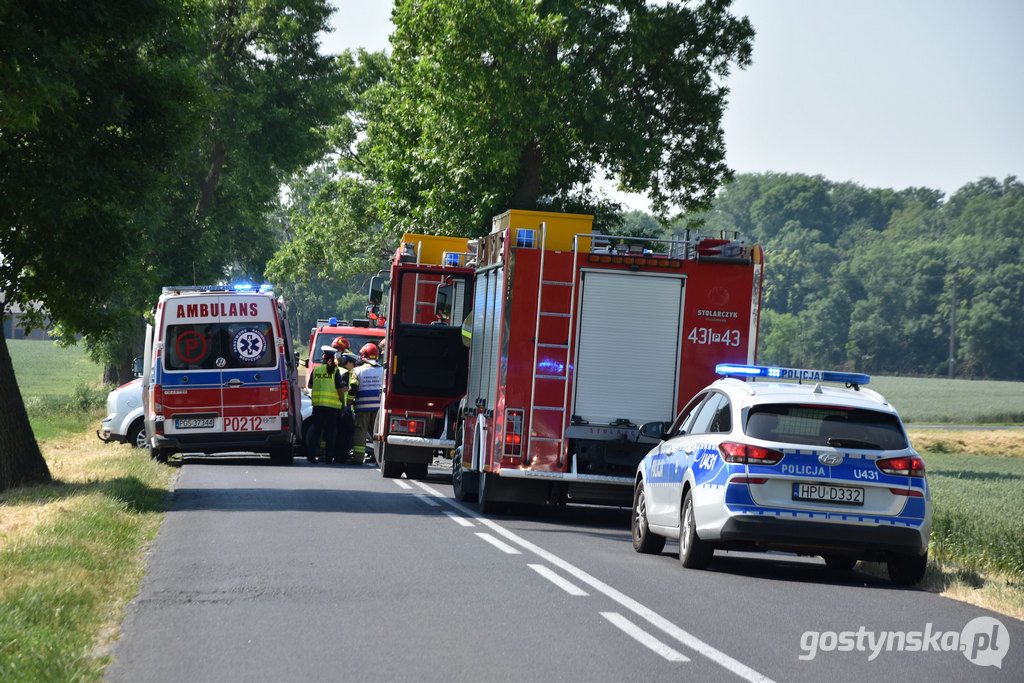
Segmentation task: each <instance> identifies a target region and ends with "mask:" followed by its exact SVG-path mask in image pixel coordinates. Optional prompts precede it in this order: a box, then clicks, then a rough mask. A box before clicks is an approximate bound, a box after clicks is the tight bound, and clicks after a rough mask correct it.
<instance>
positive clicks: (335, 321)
mask: <svg viewBox="0 0 1024 683" xmlns="http://www.w3.org/2000/svg"><path fill="white" fill-rule="evenodd" d="M327 324H328V325H330V326H331V327H337V326H338V319H337V318H335V317H334V316H331V317H330V318H328V319H327Z"/></svg>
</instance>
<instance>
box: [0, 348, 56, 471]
mask: <svg viewBox="0 0 1024 683" xmlns="http://www.w3.org/2000/svg"><path fill="white" fill-rule="evenodd" d="M47 481H50V469H49V468H48V467H47V466H46V461H45V460H43V454H42V453H41V452H40V451H39V444H37V443H36V439H35V436H34V435H33V434H32V426H31V425H30V424H29V422H28V413H27V412H25V402H24V401H23V400H22V398H21V391H20V390H19V389H18V380H17V379H16V378H15V377H14V364H13V363H12V362H11V354H10V352H9V351H8V350H7V339H6V338H5V337H4V336H3V335H0V491H5V490H7V489H9V488H12V487H14V486H21V485H22V484H29V483H43V482H47Z"/></svg>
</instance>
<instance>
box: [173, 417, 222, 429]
mask: <svg viewBox="0 0 1024 683" xmlns="http://www.w3.org/2000/svg"><path fill="white" fill-rule="evenodd" d="M215 419H216V418H212V417H179V418H175V420H174V428H175V429H212V428H213V423H214V420H215Z"/></svg>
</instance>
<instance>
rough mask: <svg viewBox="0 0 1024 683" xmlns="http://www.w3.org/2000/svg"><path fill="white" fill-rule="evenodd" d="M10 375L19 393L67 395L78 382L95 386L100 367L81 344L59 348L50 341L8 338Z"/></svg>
mask: <svg viewBox="0 0 1024 683" xmlns="http://www.w3.org/2000/svg"><path fill="white" fill-rule="evenodd" d="M7 349H8V350H9V351H10V352H11V361H12V362H13V363H14V375H15V376H16V377H17V378H18V388H19V389H21V395H22V396H70V395H71V394H72V393H73V392H74V389H75V387H77V386H78V385H80V384H84V385H86V386H90V387H94V388H98V387H99V386H100V382H101V381H102V380H103V367H102V366H100V365H97V364H96V363H93V362H92V361H91V360H89V357H88V356H87V355H86V354H85V349H84V348H82V347H81V346H70V347H68V348H66V349H62V348H61V347H59V346H57V345H56V344H54V343H53V342H48V341H35V340H30V339H8V340H7Z"/></svg>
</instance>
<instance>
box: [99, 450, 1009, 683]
mask: <svg viewBox="0 0 1024 683" xmlns="http://www.w3.org/2000/svg"><path fill="white" fill-rule="evenodd" d="M443 474H444V473H443V472H442V471H441V470H437V469H432V470H431V477H430V479H429V480H428V481H425V482H412V481H408V480H405V479H401V480H390V479H383V478H382V477H381V476H380V472H379V471H378V470H377V469H376V468H372V467H369V466H366V467H362V468H354V467H347V468H345V467H328V466H324V465H310V464H308V463H306V462H304V461H302V462H299V461H297V462H296V464H295V466H293V467H273V466H270V465H269V464H267V463H266V462H265V461H264V460H261V459H258V458H249V459H246V458H210V459H205V460H200V459H186V461H185V464H184V465H183V467H182V470H181V473H180V476H179V478H178V480H177V483H176V487H175V491H174V494H173V502H172V505H171V507H170V510H169V512H168V513H167V516H166V519H165V521H164V523H163V526H162V527H161V529H160V533H159V536H158V537H157V539H156V541H155V542H154V544H153V546H152V549H151V551H150V555H149V569H148V573H147V575H146V577H145V579H144V580H143V583H142V587H141V590H140V592H139V595H138V596H137V597H136V599H135V600H133V601H132V602H131V604H130V605H129V607H128V610H127V615H126V618H125V620H124V622H123V624H122V636H121V638H120V640H118V641H117V643H116V644H115V646H114V650H113V654H114V658H115V661H114V663H113V664H112V665H111V666H110V668H109V669H108V672H107V680H109V681H133V682H134V681H319V680H324V681H326V680H330V681H645V682H646V681H680V680H700V681H718V680H722V681H735V680H752V681H755V680H776V681H820V680H836V681H846V680H868V679H872V680H877V679H879V678H884V679H887V680H934V681H950V680H952V681H959V680H962V681H985V680H993V681H1020V680H1022V677H1024V673H1022V672H1024V622H1020V621H1017V620H1014V619H1011V618H1009V617H1005V616H1002V615H999V614H996V613H993V612H989V611H986V610H982V609H979V608H976V607H972V606H969V605H965V604H962V603H959V602H955V601H952V600H948V599H945V598H942V597H940V596H937V595H934V594H931V593H927V592H924V591H920V590H914V589H902V588H896V587H893V586H892V585H890V584H889V583H888V582H887V581H886V580H883V579H880V578H876V577H873V576H870V575H868V574H865V573H862V572H856V571H854V572H845V573H840V574H833V573H830V572H829V571H827V570H826V568H825V566H824V564H823V563H822V562H821V561H820V560H818V559H817V558H800V557H795V556H791V555H782V554H773V555H754V554H745V553H728V554H719V555H716V560H715V562H714V563H713V564H712V568H711V569H710V570H708V571H696V570H685V569H683V568H682V567H680V566H679V563H678V560H677V559H676V557H675V553H676V548H677V546H676V544H675V543H674V542H671V541H670V542H669V544H668V546H667V547H666V549H665V552H664V553H663V554H662V555H659V556H645V555H639V554H637V553H634V552H633V549H632V546H631V544H630V534H629V512H628V510H617V509H607V508H593V507H582V506H568V507H567V508H566V509H564V510H550V511H546V512H541V513H540V514H537V515H533V516H521V515H519V516H517V515H492V516H488V517H483V516H481V515H479V514H478V513H477V511H476V507H475V506H473V505H462V504H459V503H457V502H455V501H454V500H453V499H452V498H451V487H450V486H449V485H448V484H447V483H446V481H445V479H446V478H445V477H444V476H443ZM961 644H963V645H964V648H963V649H960V646H961ZM996 664H999V665H1000V666H996Z"/></svg>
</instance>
